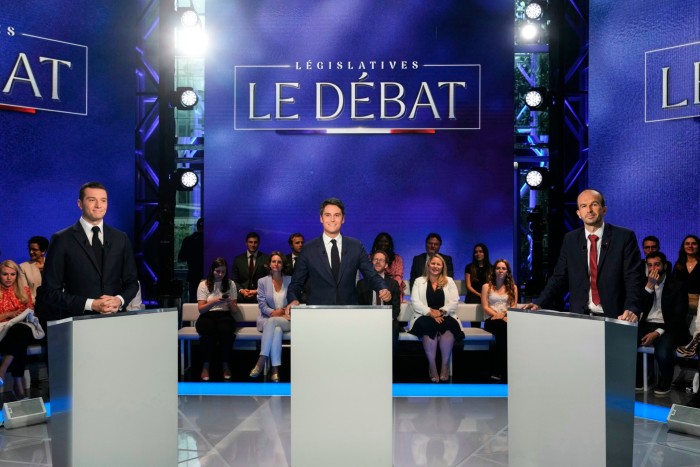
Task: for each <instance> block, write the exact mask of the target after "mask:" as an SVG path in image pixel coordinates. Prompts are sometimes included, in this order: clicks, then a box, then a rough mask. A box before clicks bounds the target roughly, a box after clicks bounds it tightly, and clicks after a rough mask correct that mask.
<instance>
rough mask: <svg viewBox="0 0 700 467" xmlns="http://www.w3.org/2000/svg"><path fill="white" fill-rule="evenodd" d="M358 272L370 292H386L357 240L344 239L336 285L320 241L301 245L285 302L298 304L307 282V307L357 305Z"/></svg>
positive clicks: (314, 240) (321, 239)
mask: <svg viewBox="0 0 700 467" xmlns="http://www.w3.org/2000/svg"><path fill="white" fill-rule="evenodd" d="M357 271H360V272H361V273H362V276H363V277H365V278H366V279H367V280H368V281H369V282H370V284H371V286H372V289H374V290H376V291H379V290H382V289H385V288H386V283H385V282H384V279H382V278H381V276H380V275H379V274H377V272H376V271H375V270H374V268H373V267H372V263H371V262H370V260H369V256H368V255H367V252H366V251H365V248H364V247H363V246H362V243H360V241H359V240H356V239H354V238H351V237H345V236H343V251H341V252H340V274H339V275H338V280H337V281H336V280H335V279H334V278H333V273H332V272H331V265H330V261H329V260H328V253H326V246H325V245H324V244H323V237H317V238H314V239H313V240H311V241H309V242H307V243H306V244H305V245H304V249H303V250H301V255H300V256H299V258H298V259H297V264H296V267H295V268H294V275H292V282H291V284H290V285H289V291H288V292H287V299H288V301H289V302H292V301H294V300H299V299H300V298H301V297H302V294H303V288H304V283H305V282H306V280H307V278H308V279H309V281H310V290H309V298H308V304H309V305H357V304H358V299H357V289H356V287H355V281H356V277H357Z"/></svg>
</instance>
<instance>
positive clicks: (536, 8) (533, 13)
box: [525, 2, 544, 20]
mask: <svg viewBox="0 0 700 467" xmlns="http://www.w3.org/2000/svg"><path fill="white" fill-rule="evenodd" d="M543 15H544V8H543V7H542V5H541V4H540V3H539V2H530V3H528V4H527V6H526V7H525V16H526V17H527V18H528V19H534V20H537V19H541V18H542V16H543Z"/></svg>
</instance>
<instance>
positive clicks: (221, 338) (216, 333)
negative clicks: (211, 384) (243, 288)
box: [195, 258, 238, 381]
mask: <svg viewBox="0 0 700 467" xmlns="http://www.w3.org/2000/svg"><path fill="white" fill-rule="evenodd" d="M237 297H238V295H237V293H236V285H235V284H234V282H233V281H232V280H230V279H229V276H228V264H226V260H225V259H224V258H216V259H215V260H214V261H213V262H212V263H211V267H210V268H209V273H208V274H207V278H206V279H205V280H203V281H202V282H200V283H199V287H198V288H197V308H198V309H199V313H200V315H199V319H198V320H197V323H196V325H195V326H196V329H197V333H198V334H199V342H200V345H201V348H202V362H203V363H202V374H201V377H202V381H209V364H210V362H211V360H212V357H213V356H214V353H215V352H216V354H217V355H218V356H219V358H220V359H221V366H222V370H223V376H224V380H227V381H228V380H230V379H231V370H230V368H229V361H230V358H231V349H232V347H233V341H234V339H235V338H236V334H235V332H236V320H235V319H234V318H233V312H234V311H235V310H236V309H237V304H236V299H237Z"/></svg>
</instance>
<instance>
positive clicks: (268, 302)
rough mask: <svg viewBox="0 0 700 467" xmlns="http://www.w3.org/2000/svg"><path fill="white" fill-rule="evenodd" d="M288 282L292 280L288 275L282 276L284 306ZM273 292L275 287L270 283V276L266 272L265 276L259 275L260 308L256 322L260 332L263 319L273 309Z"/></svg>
mask: <svg viewBox="0 0 700 467" xmlns="http://www.w3.org/2000/svg"><path fill="white" fill-rule="evenodd" d="M290 282H292V278H291V277H290V276H282V293H283V294H284V295H285V302H284V306H287V301H286V300H287V290H289V283H290ZM274 294H275V288H274V285H273V284H272V276H271V275H269V274H268V275H267V276H265V277H261V278H260V280H259V281H258V308H259V309H260V314H259V315H258V320H257V323H256V324H257V328H258V331H260V332H262V329H263V326H264V325H265V321H267V319H268V318H269V317H270V313H272V311H273V310H275V296H274Z"/></svg>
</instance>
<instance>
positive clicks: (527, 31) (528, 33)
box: [520, 21, 540, 42]
mask: <svg viewBox="0 0 700 467" xmlns="http://www.w3.org/2000/svg"><path fill="white" fill-rule="evenodd" d="M539 35H540V28H539V27H538V25H537V24H535V23H531V22H529V21H525V22H523V23H522V26H520V37H521V38H522V39H523V40H524V41H527V42H535V41H536V40H537V37H538V36H539Z"/></svg>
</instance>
